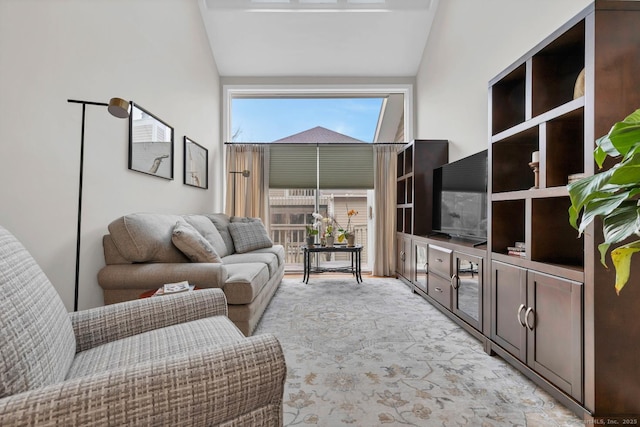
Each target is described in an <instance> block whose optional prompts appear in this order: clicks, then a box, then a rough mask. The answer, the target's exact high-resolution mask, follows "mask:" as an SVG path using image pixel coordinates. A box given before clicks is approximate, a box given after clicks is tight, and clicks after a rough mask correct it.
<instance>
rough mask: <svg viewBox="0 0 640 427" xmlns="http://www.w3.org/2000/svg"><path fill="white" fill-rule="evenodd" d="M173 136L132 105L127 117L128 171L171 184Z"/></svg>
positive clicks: (156, 118)
mask: <svg viewBox="0 0 640 427" xmlns="http://www.w3.org/2000/svg"><path fill="white" fill-rule="evenodd" d="M173 135H174V130H173V127H172V126H169V125H168V124H167V123H165V122H164V121H162V120H160V119H159V118H158V117H156V116H155V115H153V114H151V113H150V112H149V111H147V110H145V109H144V108H142V107H141V106H140V105H137V104H135V103H134V102H133V101H132V102H131V114H130V115H129V169H130V170H133V171H136V172H141V173H144V174H147V175H152V176H157V177H158V178H164V179H167V180H172V179H173Z"/></svg>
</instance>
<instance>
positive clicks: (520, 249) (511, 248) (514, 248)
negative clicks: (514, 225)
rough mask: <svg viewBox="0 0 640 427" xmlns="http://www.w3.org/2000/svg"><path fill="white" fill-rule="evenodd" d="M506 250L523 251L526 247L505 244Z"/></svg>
mask: <svg viewBox="0 0 640 427" xmlns="http://www.w3.org/2000/svg"><path fill="white" fill-rule="evenodd" d="M507 250H508V251H510V252H524V251H525V250H526V249H525V248H521V247H519V246H507Z"/></svg>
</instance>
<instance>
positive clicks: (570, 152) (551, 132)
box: [544, 108, 584, 188]
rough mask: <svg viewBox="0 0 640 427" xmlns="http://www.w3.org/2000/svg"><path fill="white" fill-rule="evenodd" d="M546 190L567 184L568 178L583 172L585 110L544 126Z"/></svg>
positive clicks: (571, 113) (581, 109)
mask: <svg viewBox="0 0 640 427" xmlns="http://www.w3.org/2000/svg"><path fill="white" fill-rule="evenodd" d="M544 126H545V139H546V156H545V160H546V166H545V168H544V170H545V172H546V175H545V177H546V180H545V181H546V183H545V186H546V187H547V188H550V187H560V186H564V185H567V183H568V178H569V175H572V174H576V173H582V172H584V108H580V109H578V110H574V111H571V112H570V113H568V114H565V115H563V116H560V117H558V118H557V119H553V120H550V121H548V122H546V123H545V124H544Z"/></svg>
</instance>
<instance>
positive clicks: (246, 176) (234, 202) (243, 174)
mask: <svg viewBox="0 0 640 427" xmlns="http://www.w3.org/2000/svg"><path fill="white" fill-rule="evenodd" d="M229 173H230V174H233V191H232V193H233V204H232V205H231V206H232V207H233V213H232V214H233V216H235V215H236V175H237V174H241V175H242V176H244V177H245V178H249V177H250V176H251V171H250V170H247V169H245V170H241V171H229Z"/></svg>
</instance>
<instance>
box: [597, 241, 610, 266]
mask: <svg viewBox="0 0 640 427" xmlns="http://www.w3.org/2000/svg"><path fill="white" fill-rule="evenodd" d="M609 246H611V245H610V244H609V243H607V242H604V243H600V244H599V245H598V250H599V251H600V263H601V264H602V265H604V266H605V267H607V268H609V266H608V265H607V261H606V256H607V251H608V250H609Z"/></svg>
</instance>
